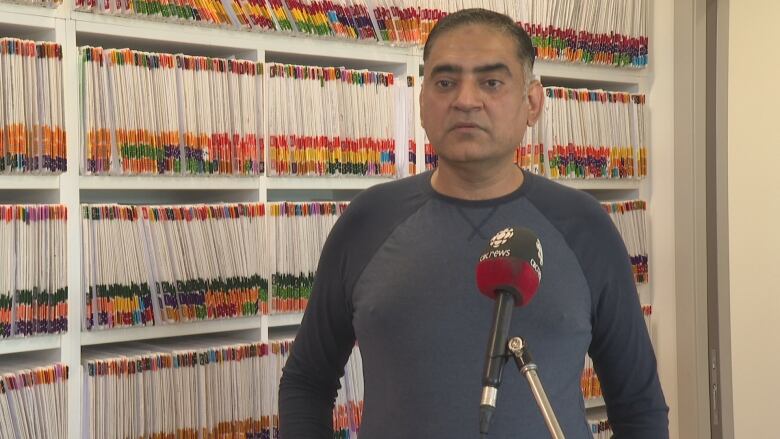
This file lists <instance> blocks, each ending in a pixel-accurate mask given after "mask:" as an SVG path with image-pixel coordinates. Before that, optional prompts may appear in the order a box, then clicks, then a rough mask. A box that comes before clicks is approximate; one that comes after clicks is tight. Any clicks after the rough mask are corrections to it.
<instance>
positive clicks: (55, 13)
mask: <svg viewBox="0 0 780 439" xmlns="http://www.w3.org/2000/svg"><path fill="white" fill-rule="evenodd" d="M0 36H12V37H20V38H30V39H35V40H48V41H55V42H57V43H59V44H61V45H62V46H63V54H64V64H63V67H64V80H65V81H64V83H65V84H67V86H66V87H65V90H64V103H65V109H66V111H65V118H66V120H65V124H66V129H67V143H68V171H67V172H66V173H65V174H63V175H61V176H49V175H0V203H2V202H6V201H5V200H11V201H12V202H24V201H20V198H21V199H22V200H24V199H28V201H27V202H31V203H34V202H61V203H63V204H65V205H67V207H68V210H69V219H70V221H69V223H68V226H67V227H68V228H67V230H68V289H69V299H68V306H69V328H70V330H69V332H67V333H66V334H62V335H53V336H42V337H36V338H29V339H10V340H2V341H0V355H6V354H24V353H27V352H36V351H48V350H54V351H57V352H58V356H59V358H60V360H61V361H64V362H66V363H68V364H69V365H70V367H71V371H72V372H71V374H70V379H69V400H68V413H69V416H68V422H69V424H68V437H69V438H70V439H79V438H81V430H80V428H81V426H80V422H81V419H82V414H81V409H82V404H81V401H80V398H81V393H82V389H81V373H80V372H79V371H80V364H81V351H82V348H83V347H85V346H93V345H110V344H121V343H123V342H128V341H138V340H150V339H162V338H173V337H183V336H191V335H197V334H215V333H228V332H236V331H254V332H253V333H256V334H257V336H258V337H259V338H261V339H263V340H268V339H269V332H273V331H275V330H280V331H281V330H285V329H287V330H289V328H290V327H295V326H297V325H299V324H300V322H301V318H302V314H289V315H272V316H267V317H265V316H264V317H252V318H240V319H233V320H217V321H205V322H195V323H185V324H179V325H164V326H155V327H142V328H128V329H115V330H105V331H94V332H87V331H83V330H82V329H81V319H82V309H81V307H82V304H81V302H82V285H81V274H82V270H81V255H80V252H81V250H80V243H81V227H80V223H79V219H78V218H79V211H80V209H79V206H80V204H81V203H91V202H111V201H112V200H113V201H115V202H127V201H128V200H132V201H135V202H137V200H139V199H143V200H146V201H147V202H150V203H159V202H165V203H176V202H180V201H183V202H193V200H203V201H204V202H213V201H216V200H223V201H247V202H253V201H266V200H269V199H271V198H274V193H275V192H283V191H298V192H301V191H304V192H305V191H311V192H312V193H316V191H320V190H327V191H334V192H335V191H351V192H352V193H354V191H358V190H362V189H366V188H368V187H371V186H373V185H376V184H380V183H384V182H387V181H390V179H388V178H378V177H365V178H360V177H345V178H337V177H321V178H302V177H266V176H260V177H225V176H218V177H185V176H160V177H156V176H82V175H80V173H79V164H80V152H81V150H82V143H81V138H80V136H81V133H80V128H81V119H80V106H79V87H78V84H79V60H78V47H79V46H82V45H102V46H104V47H112V48H124V47H130V48H133V49H139V50H149V51H160V52H173V53H176V52H182V53H187V54H192V55H204V56H218V57H237V58H242V59H249V60H256V61H266V62H293V63H301V64H312V65H322V66H328V65H332V66H340V65H344V66H346V67H352V68H357V67H360V68H369V69H375V70H386V71H392V72H393V73H395V74H396V75H399V76H402V77H405V76H407V75H408V76H413V77H415V78H417V76H418V72H419V70H420V66H421V64H422V56H421V55H422V51H421V50H420V49H418V48H411V47H393V46H390V45H380V44H368V43H364V42H347V41H340V40H326V39H316V38H310V37H302V36H294V35H290V34H274V33H256V32H248V31H240V30H228V29H219V28H210V27H199V26H194V25H185V24H169V23H162V22H155V21H146V20H143V19H139V18H133V17H114V16H105V15H97V14H92V13H86V12H80V11H74V10H72V7H71V5H70V3H68V4H66V5H63V6H61V7H59V8H56V9H47V8H43V7H37V6H25V5H16V4H2V3H0ZM536 73H537V75H539V76H540V77H541V78H542V80H543V82H544V83H545V85H565V86H588V87H590V88H597V87H602V88H607V89H611V90H626V91H639V92H641V91H645V90H646V87H647V85H648V84H649V83H650V82H649V80H648V72H646V71H633V70H616V69H609V68H603V67H593V66H579V65H567V64H561V63H544V62H538V63H537V67H536ZM415 88H416V91H417V94H419V89H420V84H419V81H418V80H415ZM415 106H416V107H417V110H416V111H418V113H417V114H419V105H418V103H417V102H415ZM416 138H417V145H418V151H417V160H418V162H417V169H418V170H419V169H424V162H423V161H424V151H423V147H424V143H423V142H422V139H423V133H422V129H421V128H420V127H419V126H418V128H417V132H416ZM652 151H653V147H652V146H651V155H652V154H653V153H652ZM651 172H652V169H651ZM562 183H563V184H565V185H567V186H570V187H574V188H577V189H582V190H587V191H594V192H599V191H609V192H610V194H614V193H617V194H619V195H620V196H621V198H632V197H638V196H639V195H640V191H641V188H642V185H643V182H642V181H640V180H628V181H612V180H582V181H562ZM41 191H42V192H44V193H45V194H46V196H44V197H40V196H33V195H28V194H30V193H32V192H41ZM269 195H270V196H269ZM651 205H652V201H651ZM0 361H2V357H0ZM592 404H595V403H591V402H588V403H587V405H588V406H590V405H592ZM601 405H603V401H602V402H601V403H600V404H597V405H595V406H601Z"/></svg>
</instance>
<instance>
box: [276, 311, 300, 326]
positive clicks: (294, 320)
mask: <svg viewBox="0 0 780 439" xmlns="http://www.w3.org/2000/svg"><path fill="white" fill-rule="evenodd" d="M302 319H303V313H302V312H301V313H293V314H271V315H270V316H268V327H269V328H279V327H282V326H297V325H300V324H301V320H302Z"/></svg>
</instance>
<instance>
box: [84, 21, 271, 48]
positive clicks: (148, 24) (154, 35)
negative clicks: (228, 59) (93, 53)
mask: <svg viewBox="0 0 780 439" xmlns="http://www.w3.org/2000/svg"><path fill="white" fill-rule="evenodd" d="M71 18H72V19H73V20H74V21H75V24H76V35H77V38H78V35H79V34H95V35H101V36H105V37H106V38H107V39H108V40H113V39H117V40H119V42H120V43H121V42H122V41H126V40H127V39H132V40H146V41H150V42H159V44H161V45H163V47H164V46H170V47H172V48H173V49H171V50H175V49H176V48H178V47H179V46H185V47H193V48H196V49H197V48H201V49H204V48H205V49H208V48H211V49H213V48H217V49H224V48H232V49H239V50H246V51H250V50H256V49H257V48H258V47H257V43H256V39H254V38H251V37H249V35H248V32H240V31H233V30H228V29H223V28H218V27H206V26H202V25H201V26H199V25H187V24H178V23H164V22H160V21H152V20H147V19H144V18H143V17H134V16H130V15H128V16H124V17H120V16H113V15H106V14H96V13H91V12H82V11H73V12H71ZM248 37H249V38H248ZM81 44H82V43H81V42H79V45H81ZM124 44H125V46H124V47H127V46H130V47H132V44H130V43H129V42H125V43H124ZM117 48H118V47H117Z"/></svg>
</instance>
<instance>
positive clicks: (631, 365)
mask: <svg viewBox="0 0 780 439" xmlns="http://www.w3.org/2000/svg"><path fill="white" fill-rule="evenodd" d="M591 219H592V221H591V224H592V230H591V232H592V233H591V234H590V235H589V237H588V239H589V240H590V243H589V244H588V245H589V246H590V247H591V248H592V249H594V250H595V252H594V254H593V255H592V256H593V258H592V259H591V264H590V265H589V266H588V268H587V270H588V273H587V274H586V276H587V277H588V278H589V283H590V286H591V290H592V291H591V293H592V307H593V308H592V313H591V316H592V321H591V323H592V340H591V345H590V348H589V350H588V352H589V354H590V356H591V358H592V359H593V363H594V368H595V370H596V373H597V375H598V377H599V381H600V382H601V387H602V391H603V394H604V400H605V402H606V406H607V415H608V418H609V421H610V425H611V427H612V430H613V432H614V436H613V438H615V439H665V438H668V437H669V425H668V424H669V423H668V411H669V408H668V407H667V405H666V402H665V399H664V394H663V391H662V389H661V384H660V380H659V378H658V370H657V364H656V357H655V353H654V351H653V346H652V344H651V342H650V337H649V335H648V332H647V327H646V325H645V322H644V316H643V314H642V310H641V306H640V303H639V296H638V294H637V288H636V283H635V281H634V275H633V272H632V269H631V264H630V259H629V256H628V252H627V251H626V247H625V244H624V242H623V239H622V238H621V236H620V234H619V233H618V231H617V228H616V227H615V225H614V223H613V222H612V220H611V219H610V218H609V216H608V215H607V214H606V213H605V212H604V211H603V210H599V211H598V212H594V215H592V217H591Z"/></svg>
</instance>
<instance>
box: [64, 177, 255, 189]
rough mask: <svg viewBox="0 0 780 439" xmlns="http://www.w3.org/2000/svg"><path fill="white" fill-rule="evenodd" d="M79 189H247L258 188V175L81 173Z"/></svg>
mask: <svg viewBox="0 0 780 439" xmlns="http://www.w3.org/2000/svg"><path fill="white" fill-rule="evenodd" d="M79 188H80V189H92V190H198V191H203V190H247V189H259V188H260V177H238V176H236V177H228V176H192V177H175V176H142V175H107V176H103V175H82V176H81V177H79Z"/></svg>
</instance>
